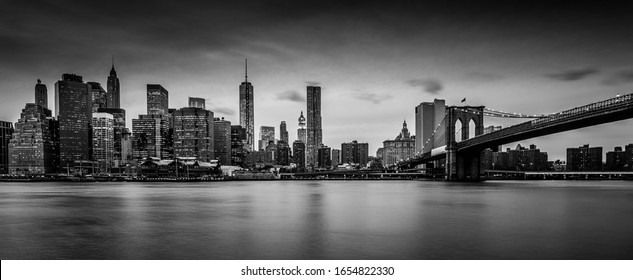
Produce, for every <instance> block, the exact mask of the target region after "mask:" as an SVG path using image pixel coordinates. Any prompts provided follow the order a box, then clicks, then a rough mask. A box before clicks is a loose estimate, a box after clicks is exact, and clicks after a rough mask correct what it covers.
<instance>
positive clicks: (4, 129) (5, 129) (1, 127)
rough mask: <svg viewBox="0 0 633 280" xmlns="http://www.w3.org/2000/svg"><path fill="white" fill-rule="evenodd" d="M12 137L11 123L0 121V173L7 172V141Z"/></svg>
mask: <svg viewBox="0 0 633 280" xmlns="http://www.w3.org/2000/svg"><path fill="white" fill-rule="evenodd" d="M11 137H13V124H12V123H11V122H5V121H0V174H7V173H9V142H11Z"/></svg>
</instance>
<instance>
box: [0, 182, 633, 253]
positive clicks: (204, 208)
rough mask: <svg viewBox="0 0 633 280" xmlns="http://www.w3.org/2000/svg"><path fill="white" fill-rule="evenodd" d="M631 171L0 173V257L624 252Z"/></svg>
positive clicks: (632, 205) (631, 221) (632, 212)
mask: <svg viewBox="0 0 633 280" xmlns="http://www.w3.org/2000/svg"><path fill="white" fill-rule="evenodd" d="M632 248H633V184H632V182H631V181H488V182H481V183H453V182H442V181H259V182H257V181H248V182H245V181H222V182H204V183H62V182H54V183H0V258H1V259H632V258H633V249H632Z"/></svg>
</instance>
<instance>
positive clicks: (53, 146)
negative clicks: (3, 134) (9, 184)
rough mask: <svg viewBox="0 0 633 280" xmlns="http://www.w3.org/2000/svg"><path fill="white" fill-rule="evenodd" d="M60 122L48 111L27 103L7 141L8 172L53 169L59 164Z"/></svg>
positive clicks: (25, 172) (55, 169)
mask: <svg viewBox="0 0 633 280" xmlns="http://www.w3.org/2000/svg"><path fill="white" fill-rule="evenodd" d="M58 125H59V123H58V122H57V121H56V120H55V119H54V118H53V117H52V115H51V111H50V110H48V109H46V108H44V107H42V106H40V105H37V104H35V103H27V104H26V106H25V107H24V109H22V113H21V114H20V119H19V120H18V122H17V123H15V132H14V133H13V138H12V139H11V142H10V144H9V173H11V174H38V173H53V172H56V171H57V169H58V168H59V164H58V159H59V153H58V149H59V142H58V137H59V135H58V133H59V131H58V128H59V127H58Z"/></svg>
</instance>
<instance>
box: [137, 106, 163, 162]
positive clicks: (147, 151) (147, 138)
mask: <svg viewBox="0 0 633 280" xmlns="http://www.w3.org/2000/svg"><path fill="white" fill-rule="evenodd" d="M161 123H162V121H161V118H160V117H156V116H154V115H139V118H138V119H132V132H133V140H132V150H133V152H132V157H133V158H135V159H145V158H147V157H157V158H162V155H163V153H162V152H163V134H162V133H161V127H162V126H161Z"/></svg>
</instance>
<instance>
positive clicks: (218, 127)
mask: <svg viewBox="0 0 633 280" xmlns="http://www.w3.org/2000/svg"><path fill="white" fill-rule="evenodd" d="M213 149H214V154H215V158H216V159H217V160H218V162H219V163H220V164H221V165H231V122H230V121H227V120H224V118H222V119H220V118H215V119H214V120H213Z"/></svg>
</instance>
